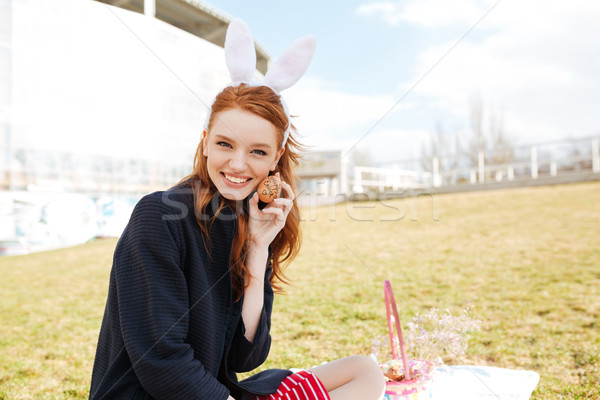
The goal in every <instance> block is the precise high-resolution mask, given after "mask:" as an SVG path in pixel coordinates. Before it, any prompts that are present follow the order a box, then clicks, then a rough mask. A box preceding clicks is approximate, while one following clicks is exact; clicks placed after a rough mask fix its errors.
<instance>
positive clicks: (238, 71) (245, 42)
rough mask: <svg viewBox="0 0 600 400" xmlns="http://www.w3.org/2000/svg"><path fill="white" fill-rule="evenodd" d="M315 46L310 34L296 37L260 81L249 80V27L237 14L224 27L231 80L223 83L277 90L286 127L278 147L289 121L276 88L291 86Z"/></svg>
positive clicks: (251, 75)
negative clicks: (286, 121) (286, 123)
mask: <svg viewBox="0 0 600 400" xmlns="http://www.w3.org/2000/svg"><path fill="white" fill-rule="evenodd" d="M315 46H316V40H315V38H314V37H312V36H305V37H302V38H300V39H297V40H296V41H295V42H293V43H292V44H291V45H290V46H289V47H288V49H287V50H286V51H285V52H284V53H283V54H282V55H281V56H280V57H279V58H277V59H276V60H275V61H274V62H273V64H272V65H271V67H270V68H269V70H268V71H267V74H266V75H265V80H264V82H257V81H255V80H253V78H254V73H255V71H256V51H255V49H254V40H252V34H251V33H250V28H248V25H246V23H245V22H244V21H243V20H241V19H239V18H234V19H233V20H232V21H231V22H230V23H229V27H228V28H227V35H226V36H225V61H226V63H227V69H229V76H230V77H231V83H229V84H228V85H227V86H226V87H229V86H238V85H239V84H241V83H245V84H247V85H249V86H267V87H269V88H271V89H272V90H273V91H274V92H275V93H277V94H279V98H280V99H281V104H282V105H283V109H284V111H285V114H286V115H287V118H288V127H287V129H286V131H285V134H284V136H283V144H282V147H284V146H285V143H286V142H287V139H288V137H289V135H290V129H291V122H290V112H289V110H288V107H287V104H286V103H285V101H284V100H283V97H281V94H280V92H281V91H282V90H285V89H287V88H289V87H291V86H293V85H294V84H295V83H296V82H298V80H300V78H301V77H302V75H304V73H305V72H306V70H307V69H308V65H309V63H310V60H311V58H312V55H313V53H314V52H315ZM213 102H214V100H213ZM211 109H212V104H211V108H209V112H208V115H207V116H206V122H205V124H204V128H205V129H206V130H208V121H209V119H210V110H211Z"/></svg>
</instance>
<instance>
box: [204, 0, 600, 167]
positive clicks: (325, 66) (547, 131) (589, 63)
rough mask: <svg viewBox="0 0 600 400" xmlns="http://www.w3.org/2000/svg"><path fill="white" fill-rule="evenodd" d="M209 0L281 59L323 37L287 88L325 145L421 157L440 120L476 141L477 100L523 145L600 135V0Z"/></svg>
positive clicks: (303, 125)
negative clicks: (302, 42) (305, 39)
mask: <svg viewBox="0 0 600 400" xmlns="http://www.w3.org/2000/svg"><path fill="white" fill-rule="evenodd" d="M207 4H209V5H212V6H214V7H215V8H216V9H218V10H220V11H222V12H223V13H225V14H226V15H229V16H236V17H241V18H242V19H244V20H245V21H246V22H247V23H248V25H249V26H250V29H251V30H252V32H253V34H254V36H255V39H256V40H257V41H258V42H259V43H260V44H261V45H262V46H263V47H264V48H265V49H266V50H267V51H268V52H269V53H270V54H271V56H273V57H276V56H277V55H279V54H281V53H282V52H283V51H284V49H285V47H286V46H287V45H288V44H289V43H291V42H292V41H293V40H294V39H296V38H298V37H300V36H302V35H305V34H312V35H314V36H316V37H317V51H316V54H315V57H314V59H313V62H312V64H311V67H310V69H309V71H308V72H307V75H306V76H305V78H304V79H303V80H302V81H301V82H300V83H299V84H298V85H297V86H296V87H294V88H291V89H289V90H288V91H286V92H284V95H285V96H286V98H287V99H288V103H289V104H290V107H291V108H292V113H295V114H299V116H300V118H299V119H298V120H297V121H296V122H295V123H296V125H297V126H298V127H299V128H300V129H301V131H302V133H303V134H304V135H305V142H307V143H308V144H310V145H312V146H314V147H315V148H316V149H335V148H340V149H342V150H343V151H345V152H347V151H348V150H350V149H358V150H359V151H361V152H366V153H369V154H370V156H371V159H372V160H373V161H374V162H378V161H379V162H386V161H393V160H401V159H407V158H416V157H418V156H419V155H420V149H421V148H422V146H423V145H424V144H426V143H427V142H428V140H429V135H430V134H432V132H434V131H435V129H436V125H441V126H442V127H443V130H444V132H446V134H447V135H458V137H459V139H460V140H461V141H462V142H464V143H466V142H467V141H468V140H469V137H470V132H469V126H470V125H469V112H470V104H471V103H472V101H473V99H474V98H479V99H481V102H482V104H483V109H484V124H486V125H487V124H488V123H491V120H492V119H494V118H495V119H496V120H501V121H502V123H503V126H504V128H505V131H506V132H507V134H508V135H509V137H510V138H511V140H512V141H513V143H515V144H516V145H519V144H529V143H533V142H541V141H547V140H554V139H561V138H573V137H586V136H591V135H596V136H597V135H600V28H599V27H598V24H597V21H598V20H600V3H598V2H590V1H586V0H573V1H570V2H564V1H560V0H548V1H541V0H524V1H519V2H517V1H515V0H500V1H498V0H404V1H368V0H351V1H329V2H327V1H313V0H309V1H302V2H274V1H269V2H267V1H252V2H246V1H238V0H222V1H220V0H212V1H210V2H207ZM484 16H485V17H484ZM482 17H484V18H483V19H482ZM478 22H479V23H478ZM469 31H470V33H469V34H468V35H467V36H466V37H465V38H464V39H463V40H460V38H461V37H463V36H464V35H465V34H466V33H467V32H469ZM457 43H458V44H457ZM451 48H453V49H452V50H451V51H450V52H448V51H449V49H451ZM433 66H435V68H434V69H433V71H431V72H428V71H429V70H430V69H431V68H432V67H433ZM418 81H420V82H419V83H418V84H416V83H417V82H418ZM415 84H416V86H415ZM413 86H414V87H413ZM400 99H402V101H399V100H400ZM390 110H392V111H391V112H389V111H390ZM388 112H389V114H388V115H387V116H386V117H385V118H384V119H383V120H381V118H382V117H383V116H384V115H386V113H388ZM357 143H358V145H357Z"/></svg>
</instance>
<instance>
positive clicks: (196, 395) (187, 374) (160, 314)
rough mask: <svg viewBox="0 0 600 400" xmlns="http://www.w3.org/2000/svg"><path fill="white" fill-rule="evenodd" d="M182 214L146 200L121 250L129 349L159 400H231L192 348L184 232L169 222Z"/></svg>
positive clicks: (119, 276)
mask: <svg viewBox="0 0 600 400" xmlns="http://www.w3.org/2000/svg"><path fill="white" fill-rule="evenodd" d="M176 213H177V212H175V211H173V210H172V209H170V208H169V207H168V206H167V205H166V204H164V202H162V201H161V199H160V197H158V196H152V195H149V196H146V197H144V198H143V199H142V200H140V202H139V203H138V205H136V208H135V210H134V212H133V214H132V217H131V220H130V222H129V225H128V226H127V228H126V230H125V232H124V233H123V236H122V237H121V240H120V241H119V244H118V245H117V249H116V251H115V257H114V266H115V269H116V285H117V293H118V301H119V317H120V323H121V331H122V334H123V340H124V343H125V348H126V350H127V353H128V354H129V357H130V359H131V363H132V366H133V369H134V371H135V374H136V376H137V377H138V379H139V380H140V382H141V384H142V386H143V387H144V389H145V390H146V391H147V392H148V393H149V394H150V395H151V396H152V397H153V398H154V399H156V400H161V399H169V400H178V399H186V400H192V399H198V400H208V399H210V400H213V399H214V400H225V399H227V397H228V395H229V391H228V389H227V388H226V387H225V386H223V385H222V384H221V383H220V382H219V381H217V379H216V378H215V377H214V376H213V375H211V374H210V373H208V372H207V371H206V370H205V369H204V367H203V365H202V364H201V363H200V361H198V360H197V359H195V358H194V351H193V349H192V348H191V346H190V345H189V344H188V343H186V338H187V334H188V322H189V321H188V316H189V301H188V290H187V281H186V278H185V275H184V273H183V270H182V266H181V253H180V249H179V247H178V246H179V243H181V240H180V233H179V232H178V227H177V225H176V222H175V221H172V220H169V218H166V219H165V218H163V216H165V215H173V214H176ZM167 220H168V221H167Z"/></svg>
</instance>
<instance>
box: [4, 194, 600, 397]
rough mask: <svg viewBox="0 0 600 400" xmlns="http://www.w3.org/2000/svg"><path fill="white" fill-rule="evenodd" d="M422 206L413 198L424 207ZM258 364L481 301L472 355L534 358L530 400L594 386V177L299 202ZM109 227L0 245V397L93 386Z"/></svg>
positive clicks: (351, 347)
mask: <svg viewBox="0 0 600 400" xmlns="http://www.w3.org/2000/svg"><path fill="white" fill-rule="evenodd" d="M417 205H418V207H417ZM304 219H305V221H304V222H303V225H304V245H303V248H302V251H301V254H300V256H299V257H298V258H297V259H296V260H295V262H294V263H293V264H292V265H291V266H290V268H289V270H288V275H289V277H290V278H292V280H293V285H292V286H291V287H289V288H288V290H287V294H286V295H283V296H278V297H277V298H276V303H275V311H274V314H273V329H272V336H273V347H272V350H271V356H270V359H269V360H268V361H267V363H266V364H265V365H264V366H263V368H275V367H277V368H279V367H292V366H293V367H308V366H311V365H314V364H318V363H321V362H323V361H328V360H331V359H334V358H338V357H341V356H345V355H349V354H356V353H362V354H368V353H369V350H370V339H371V338H373V337H375V336H377V335H381V334H385V332H386V320H385V307H384V303H383V286H382V280H383V279H390V280H391V281H392V285H393V287H394V292H395V294H396V298H397V301H398V302H399V306H400V309H401V310H400V312H401V318H402V319H403V320H405V321H406V320H408V319H409V318H410V317H412V316H413V315H414V314H415V313H416V312H421V311H426V310H427V309H429V308H430V307H437V308H440V309H449V310H450V311H452V312H458V311H460V310H461V309H462V308H464V306H465V305H467V304H472V305H473V306H475V309H476V316H477V317H478V318H479V319H480V320H481V321H482V329H481V331H479V332H478V333H476V334H475V335H474V336H473V338H472V340H471V344H470V347H469V350H468V354H467V356H468V362H469V363H472V364H482V365H492V366H498V367H505V368H518V369H530V370H535V371H537V372H538V373H539V374H540V376H541V380H540V383H539V385H538V388H537V389H536V391H535V392H534V394H533V396H532V398H534V399H594V398H600V389H598V388H599V387H600V334H599V333H598V332H600V235H599V233H600V232H599V231H600V229H599V228H600V184H599V183H590V184H577V185H564V186H555V187H539V188H525V189H513V190H506V191H492V192H478V193H461V194H452V195H435V196H433V197H427V196H422V197H420V198H419V199H416V198H410V199H401V200H388V201H385V202H384V203H381V202H369V203H348V204H339V205H337V206H326V207H321V208H318V209H313V210H308V209H306V210H304ZM115 243H116V241H115V240H97V241H95V242H92V243H89V244H86V245H83V246H78V247H75V248H71V249H64V250H57V251H51V252H45V253H39V254H32V255H28V256H17V257H8V258H2V259H0V273H1V276H2V278H1V279H0V291H1V293H2V296H1V298H0V400H2V399H84V398H87V390H88V385H89V379H90V373H91V367H92V363H93V355H94V350H95V345H96V340H97V334H98V329H99V327H100V322H101V318H102V313H103V309H104V301H105V297H106V292H107V286H108V285H107V283H108V275H109V269H110V264H111V258H112V251H113V249H114V246H115Z"/></svg>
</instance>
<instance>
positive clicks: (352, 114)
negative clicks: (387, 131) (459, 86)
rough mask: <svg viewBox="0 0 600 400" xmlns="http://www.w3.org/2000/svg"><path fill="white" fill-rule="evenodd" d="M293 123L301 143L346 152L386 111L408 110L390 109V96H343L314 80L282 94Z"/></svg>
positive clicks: (403, 107) (401, 106)
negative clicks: (299, 135) (292, 117)
mask: <svg viewBox="0 0 600 400" xmlns="http://www.w3.org/2000/svg"><path fill="white" fill-rule="evenodd" d="M284 96H285V99H286V102H287V103H288V106H289V107H290V111H291V113H292V115H297V116H298V118H296V119H295V121H293V123H294V125H295V126H296V127H297V128H298V130H299V131H300V133H301V135H302V136H303V138H302V139H303V140H302V141H303V142H305V143H306V144H308V145H310V146H315V150H319V149H340V150H344V149H346V150H347V149H349V148H350V147H352V146H354V145H355V144H356V143H357V142H358V141H360V140H361V138H362V137H363V136H364V135H365V134H366V133H367V132H368V130H369V129H371V128H372V127H373V126H374V125H375V124H376V122H377V121H378V120H379V119H381V118H382V117H383V115H384V114H385V113H386V112H388V111H389V110H390V109H393V111H392V112H398V111H401V110H404V109H407V108H410V107H412V106H413V105H412V104H410V103H402V104H400V105H397V106H395V107H394V105H395V104H394V103H395V100H394V98H393V97H392V96H391V95H381V96H364V95H357V94H351V93H346V92H343V91H341V90H337V89H335V88H329V87H327V85H326V84H325V83H324V82H323V81H321V80H319V79H316V78H308V77H307V78H304V79H303V80H302V81H301V83H299V84H298V85H296V86H294V87H293V88H291V89H289V90H287V91H286V92H285V93H284Z"/></svg>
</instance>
